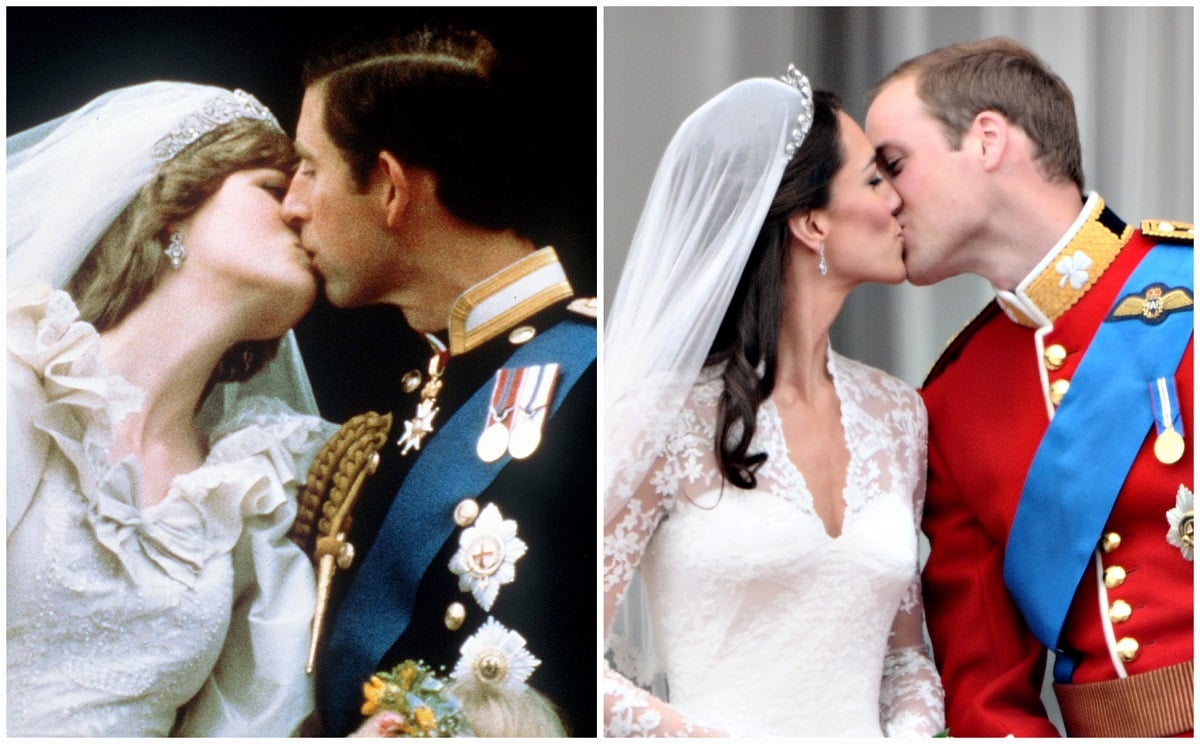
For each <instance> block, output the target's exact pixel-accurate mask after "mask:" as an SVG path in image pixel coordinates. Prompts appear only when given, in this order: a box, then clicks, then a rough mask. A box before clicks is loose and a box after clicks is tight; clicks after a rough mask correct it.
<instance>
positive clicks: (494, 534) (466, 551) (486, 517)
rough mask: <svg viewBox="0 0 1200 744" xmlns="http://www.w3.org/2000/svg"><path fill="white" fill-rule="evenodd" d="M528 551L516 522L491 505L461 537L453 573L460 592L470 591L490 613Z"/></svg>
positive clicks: (451, 564) (484, 509)
mask: <svg viewBox="0 0 1200 744" xmlns="http://www.w3.org/2000/svg"><path fill="white" fill-rule="evenodd" d="M526 550H527V547H526V545H525V541H524V540H522V539H521V538H519V537H517V522H516V520H513V519H505V518H504V517H503V516H502V515H501V514H500V510H499V509H498V508H497V507H496V505H495V504H488V505H487V506H485V507H483V509H482V510H480V512H479V516H478V517H476V519H475V521H474V522H473V523H472V524H471V526H469V527H466V528H465V529H463V531H462V533H460V534H459V536H458V550H457V551H455V553H454V555H453V556H452V557H451V558H450V570H451V571H452V572H454V574H455V575H456V576H458V589H459V591H463V592H470V593H471V596H473V597H474V598H475V601H476V602H478V603H479V606H480V607H482V608H483V609H484V611H488V610H491V609H492V603H493V602H495V601H496V596H497V595H498V594H499V593H500V587H501V586H503V585H504V584H508V583H511V582H512V581H513V580H514V579H516V578H517V568H516V565H517V561H518V560H520V558H521V556H523V555H525V551H526Z"/></svg>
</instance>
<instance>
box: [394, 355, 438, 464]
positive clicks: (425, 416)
mask: <svg viewBox="0 0 1200 744" xmlns="http://www.w3.org/2000/svg"><path fill="white" fill-rule="evenodd" d="M425 339H426V340H427V341H428V342H429V345H430V346H431V347H433V357H431V358H430V360H429V381H428V382H426V383H425V387H423V388H422V389H421V402H420V403H418V404H417V412H416V415H415V416H413V417H412V418H411V419H409V420H408V421H405V422H404V432H403V433H402V434H401V435H400V439H399V440H398V441H397V442H396V446H397V447H399V448H400V454H401V455H402V456H403V455H407V454H408V453H409V452H412V451H413V450H419V449H421V442H423V441H424V439H425V437H427V436H429V435H430V434H432V433H433V418H434V416H437V414H438V411H439V410H440V409H439V408H438V406H437V396H438V393H440V392H441V391H442V373H443V372H445V371H446V362H447V361H449V359H450V352H449V351H447V350H446V345H445V344H443V343H442V342H441V340H440V339H438V337H437V336H434V335H433V334H431V333H426V334H425Z"/></svg>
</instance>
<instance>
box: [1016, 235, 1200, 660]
mask: <svg viewBox="0 0 1200 744" xmlns="http://www.w3.org/2000/svg"><path fill="white" fill-rule="evenodd" d="M1192 255H1193V254H1192V248H1191V246H1178V245H1167V244H1161V245H1157V246H1155V247H1154V248H1152V249H1151V250H1150V252H1149V253H1148V254H1146V256H1145V257H1144V258H1143V259H1142V261H1141V262H1140V263H1139V264H1138V267H1137V269H1135V270H1134V272H1133V273H1132V274H1131V275H1130V276H1129V279H1128V280H1127V281H1126V283H1125V287H1124V288H1123V289H1122V290H1121V293H1120V295H1119V296H1118V299H1117V304H1120V303H1121V300H1122V298H1125V297H1127V296H1128V295H1129V294H1131V293H1141V292H1142V291H1143V289H1144V288H1146V287H1149V286H1150V285H1152V284H1159V283H1161V284H1164V285H1166V286H1167V287H1169V288H1176V287H1182V288H1185V289H1187V290H1188V291H1189V292H1191V289H1192V285H1193V269H1192V266H1193V261H1192ZM1192 319H1193V313H1192V309H1191V307H1188V308H1187V310H1186V311H1182V312H1172V313H1168V314H1166V315H1164V316H1162V317H1160V318H1157V319H1155V320H1154V321H1153V322H1149V323H1147V322H1139V321H1138V320H1136V319H1131V320H1115V319H1113V317H1112V315H1111V310H1110V315H1109V318H1108V319H1106V320H1105V321H1104V322H1103V323H1101V324H1100V328H1099V330H1097V331H1096V335H1095V337H1094V339H1093V340H1092V343H1091V344H1090V346H1089V347H1088V349H1087V352H1086V353H1085V355H1084V357H1083V359H1082V360H1080V363H1079V367H1078V369H1077V370H1076V372H1075V375H1074V377H1073V378H1072V379H1071V389H1070V391H1069V392H1068V393H1067V395H1066V396H1065V397H1064V398H1063V400H1062V403H1061V405H1059V407H1058V410H1057V411H1056V412H1055V414H1054V418H1053V420H1052V421H1051V422H1050V426H1049V428H1048V429H1047V430H1046V434H1045V436H1044V437H1043V438H1042V442H1041V444H1040V445H1039V446H1038V450H1037V454H1036V455H1035V456H1034V459H1033V464H1032V465H1031V466H1030V468H1029V473H1028V475H1027V476H1026V479H1025V487H1024V490H1023V491H1022V492H1021V500H1020V502H1019V504H1018V506H1017V513H1016V516H1015V518H1014V519H1013V525H1012V531H1011V532H1010V533H1009V537H1008V547H1007V549H1006V550H1005V554H1004V583H1005V585H1006V586H1007V587H1008V590H1009V592H1010V593H1011V594H1012V596H1013V599H1014V600H1015V601H1016V603H1017V606H1018V607H1019V608H1020V609H1021V613H1022V614H1023V615H1024V617H1025V620H1026V622H1027V623H1028V624H1029V627H1030V629H1031V630H1032V631H1033V634H1034V635H1035V636H1037V638H1038V640H1039V641H1041V642H1042V644H1043V645H1045V646H1046V647H1047V648H1050V649H1054V650H1055V651H1056V652H1057V661H1056V663H1055V677H1056V679H1057V681H1059V682H1067V681H1069V680H1070V675H1071V672H1072V670H1073V662H1071V660H1070V659H1069V658H1068V656H1067V654H1066V653H1064V652H1063V651H1064V649H1062V648H1060V645H1059V636H1060V634H1061V632H1062V627H1063V623H1064V622H1065V621H1066V616H1067V611H1068V609H1069V608H1070V606H1071V601H1072V600H1073V599H1074V597H1075V592H1076V590H1077V589H1078V587H1079V582H1080V580H1081V579H1082V577H1083V574H1084V572H1085V571H1086V570H1087V566H1088V563H1089V562H1090V561H1091V559H1092V555H1093V553H1094V552H1095V550H1096V543H1097V541H1098V540H1099V538H1100V534H1101V532H1103V530H1104V525H1105V524H1106V523H1107V521H1108V516H1109V513H1110V512H1111V511H1112V507H1113V504H1114V503H1115V502H1116V499H1117V494H1118V492H1119V491H1120V490H1121V487H1122V486H1123V484H1124V482H1125V477H1126V476H1127V475H1128V473H1129V469H1130V467H1131V466H1132V465H1133V461H1134V459H1135V458H1136V457H1137V453H1138V451H1139V450H1140V449H1141V447H1142V443H1143V442H1144V441H1145V440H1146V434H1147V432H1148V431H1150V430H1152V429H1154V428H1155V418H1154V410H1153V408H1152V407H1151V405H1150V400H1149V392H1148V390H1147V387H1148V385H1149V384H1150V383H1151V382H1153V381H1154V380H1157V379H1158V378H1160V377H1166V378H1168V379H1174V376H1175V371H1176V369H1177V368H1178V367H1179V362H1180V360H1181V358H1182V357H1183V353H1184V350H1185V349H1186V348H1187V344H1188V340H1189V339H1190V338H1191V336H1192ZM1189 423H1190V422H1185V423H1184V425H1185V426H1186V425H1188V424H1189ZM1189 456H1190V455H1189Z"/></svg>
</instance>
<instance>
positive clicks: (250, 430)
mask: <svg viewBox="0 0 1200 744" xmlns="http://www.w3.org/2000/svg"><path fill="white" fill-rule="evenodd" d="M337 428H338V427H337V424H334V423H333V422H330V421H326V420H325V419H322V418H321V417H320V416H313V415H311V414H306V413H300V412H297V411H295V410H294V409H292V408H291V406H289V405H288V404H287V403H286V402H284V401H283V400H281V399H279V398H274V397H271V396H267V395H252V396H247V397H244V398H239V399H238V400H237V401H236V403H235V404H234V405H233V406H232V407H231V408H230V409H229V410H227V411H226V412H225V414H224V415H223V416H222V417H221V419H220V421H218V422H217V423H216V425H215V426H214V427H213V428H212V430H211V431H210V432H209V441H210V444H211V451H212V455H213V456H215V458H216V459H220V460H223V461H229V460H234V459H240V458H246V457H252V456H254V455H257V454H261V453H264V452H269V451H275V450H279V451H281V452H286V453H289V454H290V455H291V456H293V457H294V458H298V459H304V458H307V459H309V460H311V458H312V457H313V456H314V455H315V454H316V450H317V449H319V448H320V447H321V445H322V444H324V443H325V441H326V440H327V439H328V438H329V437H331V436H333V434H334V433H336V432H337Z"/></svg>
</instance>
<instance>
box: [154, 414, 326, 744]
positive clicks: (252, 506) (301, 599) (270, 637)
mask: <svg viewBox="0 0 1200 744" xmlns="http://www.w3.org/2000/svg"><path fill="white" fill-rule="evenodd" d="M253 404H254V402H253V401H251V402H250V403H248V404H247V405H251V406H252V405H253ZM267 405H268V409H270V404H267ZM247 415H249V416H250V418H252V419H256V422H257V423H258V424H262V425H253V426H249V427H247V428H246V429H243V430H241V431H238V432H236V433H235V434H233V435H232V436H230V437H228V438H226V439H224V440H222V441H220V442H219V443H218V444H217V445H216V446H215V447H214V452H215V451H216V448H217V447H220V448H224V449H227V450H230V451H238V450H240V451H242V452H245V451H257V454H255V455H253V456H252V457H249V458H245V459H243V460H240V461H239V462H238V464H239V465H245V464H247V463H254V464H255V465H257V467H258V468H259V470H260V475H259V477H258V478H257V480H256V481H255V485H254V487H253V488H251V490H250V491H249V492H248V493H247V494H246V496H245V497H244V499H243V500H242V505H241V508H242V512H243V514H242V516H243V523H242V531H241V535H240V537H239V538H238V541H237V543H236V545H235V546H234V548H233V551H232V558H233V569H234V605H233V615H232V617H231V619H230V624H229V630H228V634H227V636H226V640H225V644H224V646H223V647H222V650H221V655H220V657H219V659H218V660H217V664H216V667H215V668H214V669H213V672H212V674H211V675H210V676H209V678H208V680H207V681H206V682H205V684H204V686H203V688H202V689H201V690H200V692H199V694H197V696H196V697H195V698H194V699H193V700H192V701H191V702H190V703H189V704H188V706H187V708H186V712H185V714H184V716H183V717H182V719H181V722H180V724H179V725H178V726H177V728H176V731H175V732H174V733H175V734H177V735H182V736H212V737H216V736H291V735H295V734H296V732H297V730H298V729H299V727H300V725H301V724H302V723H303V722H304V720H305V719H306V718H307V717H308V715H309V714H310V713H311V711H312V710H313V706H314V698H313V680H312V678H311V676H310V675H308V674H307V673H306V672H305V671H304V666H305V662H306V659H307V655H308V642H309V633H310V626H311V621H312V611H313V606H314V603H315V595H316V588H315V586H316V585H315V579H314V572H313V567H312V564H311V562H310V560H309V558H308V556H307V555H305V554H304V552H303V551H302V550H300V548H299V547H298V546H297V545H296V544H295V543H293V542H292V541H291V540H290V539H288V536H287V535H288V531H289V530H290V529H291V525H292V522H293V521H294V520H295V517H296V511H297V506H296V498H297V494H298V490H299V487H300V485H301V484H302V483H303V480H304V477H305V473H306V472H307V468H308V465H309V464H310V463H311V461H312V458H313V457H314V456H315V455H316V453H317V450H318V449H319V448H320V446H321V444H322V443H323V442H324V441H325V440H326V439H327V438H328V437H330V436H332V435H333V434H334V432H336V430H337V427H336V426H334V425H333V424H330V423H328V422H323V421H320V420H319V419H316V418H314V417H310V416H299V415H294V414H291V415H289V414H286V413H281V412H280V411H278V410H268V411H267V413H265V414H264V413H263V412H262V411H255V412H253V413H251V414H242V415H241V417H240V418H241V419H242V420H244V419H245V418H246V416H247ZM264 417H265V418H264ZM231 457H232V455H231Z"/></svg>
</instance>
